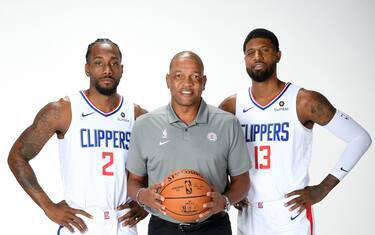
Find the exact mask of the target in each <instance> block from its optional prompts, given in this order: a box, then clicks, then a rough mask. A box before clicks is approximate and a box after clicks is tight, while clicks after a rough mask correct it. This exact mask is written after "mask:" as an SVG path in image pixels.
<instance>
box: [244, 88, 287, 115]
mask: <svg viewBox="0 0 375 235" xmlns="http://www.w3.org/2000/svg"><path fill="white" fill-rule="evenodd" d="M290 85H291V83H290V82H288V83H286V84H285V86H284V88H283V90H282V91H280V93H279V94H278V95H277V96H276V97H275V98H273V99H272V100H271V101H270V102H268V104H266V105H261V104H259V103H258V102H257V101H256V100H255V97H254V96H253V93H252V92H251V87H249V89H248V91H249V97H250V100H251V102H253V104H254V105H255V106H257V107H258V108H260V109H262V110H265V109H267V108H268V107H270V106H271V105H273V104H274V103H275V102H276V101H277V100H278V99H279V98H280V97H281V96H282V95H283V94H284V93H285V92H286V90H287V89H288V87H289V86H290Z"/></svg>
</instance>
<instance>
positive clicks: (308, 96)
mask: <svg viewBox="0 0 375 235" xmlns="http://www.w3.org/2000/svg"><path fill="white" fill-rule="evenodd" d="M322 100H326V98H325V97H324V95H323V94H321V93H320V92H318V91H314V90H308V89H305V88H300V89H299V90H298V94H297V104H299V105H302V106H306V105H312V104H314V103H316V102H321V101H322Z"/></svg>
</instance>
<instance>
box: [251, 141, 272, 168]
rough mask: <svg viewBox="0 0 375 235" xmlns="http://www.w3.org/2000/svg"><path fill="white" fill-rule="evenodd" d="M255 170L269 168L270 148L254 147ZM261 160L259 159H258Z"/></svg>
mask: <svg viewBox="0 0 375 235" xmlns="http://www.w3.org/2000/svg"><path fill="white" fill-rule="evenodd" d="M254 157H255V169H270V168H271V146H269V145H261V146H254ZM259 158H261V159H259Z"/></svg>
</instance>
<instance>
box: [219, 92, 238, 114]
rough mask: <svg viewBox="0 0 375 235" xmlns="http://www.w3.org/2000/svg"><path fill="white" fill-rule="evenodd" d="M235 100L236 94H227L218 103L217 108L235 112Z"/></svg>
mask: <svg viewBox="0 0 375 235" xmlns="http://www.w3.org/2000/svg"><path fill="white" fill-rule="evenodd" d="M236 101H237V94H234V95H231V96H228V97H227V98H225V99H224V100H223V101H222V102H221V103H220V105H219V108H220V109H222V110H225V111H227V112H230V113H232V114H235V113H236Z"/></svg>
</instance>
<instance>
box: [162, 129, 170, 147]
mask: <svg viewBox="0 0 375 235" xmlns="http://www.w3.org/2000/svg"><path fill="white" fill-rule="evenodd" d="M169 141H170V140H169V139H168V133H167V129H164V130H163V131H162V133H161V140H160V142H159V146H162V145H164V144H166V143H168V142H169Z"/></svg>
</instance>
